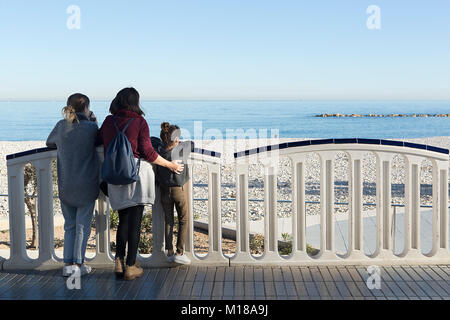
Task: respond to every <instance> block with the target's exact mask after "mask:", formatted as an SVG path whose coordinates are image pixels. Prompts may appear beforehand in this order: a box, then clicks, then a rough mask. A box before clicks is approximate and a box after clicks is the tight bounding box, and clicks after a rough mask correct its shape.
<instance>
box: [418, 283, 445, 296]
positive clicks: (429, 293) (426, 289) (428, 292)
mask: <svg viewBox="0 0 450 320" xmlns="http://www.w3.org/2000/svg"><path fill="white" fill-rule="evenodd" d="M416 284H417V285H418V286H419V287H420V288H421V289H422V290H423V291H424V292H425V293H426V295H427V296H429V297H431V298H432V297H439V294H438V293H437V292H436V291H435V290H433V288H432V287H431V286H430V285H428V284H427V283H426V282H425V281H416Z"/></svg>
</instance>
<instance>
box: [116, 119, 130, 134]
mask: <svg viewBox="0 0 450 320" xmlns="http://www.w3.org/2000/svg"><path fill="white" fill-rule="evenodd" d="M114 118H115V117H112V121H113V124H114V128H116V133H119V132H120V130H119V127H118V126H117V123H116V120H115V119H114ZM133 120H134V118H131V119H130V120H128V122H127V124H126V125H125V127H124V128H123V129H122V132H123V133H125V131H126V130H127V129H128V126H129V125H130V123H131V122H132V121H133Z"/></svg>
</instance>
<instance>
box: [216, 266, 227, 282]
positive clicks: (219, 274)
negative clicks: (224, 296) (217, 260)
mask: <svg viewBox="0 0 450 320" xmlns="http://www.w3.org/2000/svg"><path fill="white" fill-rule="evenodd" d="M224 279H225V267H217V268H216V277H215V279H214V281H224Z"/></svg>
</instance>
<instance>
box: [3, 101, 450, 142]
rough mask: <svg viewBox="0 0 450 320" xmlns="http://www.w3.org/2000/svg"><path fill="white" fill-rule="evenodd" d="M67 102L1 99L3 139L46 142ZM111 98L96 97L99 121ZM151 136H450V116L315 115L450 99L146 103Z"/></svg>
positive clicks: (421, 107) (429, 108) (419, 106)
mask: <svg viewBox="0 0 450 320" xmlns="http://www.w3.org/2000/svg"><path fill="white" fill-rule="evenodd" d="M63 106H64V102H63V101H49V102H42V101H39V102H19V101H14V102H0V110H1V111H2V112H1V114H0V140H2V141H5V140H6V141H19V140H45V139H46V138H47V136H48V134H49V133H50V131H51V129H52V128H53V126H54V125H55V123H56V122H57V121H58V120H59V119H61V114H60V110H61V108H62V107H63ZM108 108H109V101H93V102H92V103H91V110H92V111H94V113H95V114H96V115H97V118H98V119H99V123H100V124H101V122H102V121H103V119H104V118H105V117H106V115H107V114H108ZM142 108H143V109H144V111H145V112H146V114H147V116H146V119H147V121H148V122H149V125H150V134H151V135H155V136H159V125H160V123H161V122H162V121H169V122H171V123H172V122H173V123H176V124H178V125H179V126H180V127H182V128H185V129H187V130H189V131H190V132H191V134H192V135H193V134H194V121H202V127H203V131H205V130H207V129H218V130H220V131H221V132H222V134H223V136H224V137H225V133H226V129H233V130H235V129H244V130H248V129H252V128H253V129H256V130H258V129H268V130H269V132H270V129H278V130H279V136H280V137H281V138H303V137H305V138H354V137H359V138H382V139H389V138H390V139H393V138H420V137H431V136H450V118H315V117H314V115H315V114H321V113H359V114H368V113H377V114H389V113H450V101H414V102H408V101H143V102H142Z"/></svg>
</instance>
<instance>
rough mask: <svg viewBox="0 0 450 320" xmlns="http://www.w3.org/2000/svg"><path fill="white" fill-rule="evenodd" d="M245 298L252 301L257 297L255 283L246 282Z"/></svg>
mask: <svg viewBox="0 0 450 320" xmlns="http://www.w3.org/2000/svg"><path fill="white" fill-rule="evenodd" d="M263 290H264V289H263ZM244 297H245V298H252V299H253V298H254V297H255V283H254V282H253V281H251V282H250V281H245V282H244Z"/></svg>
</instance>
